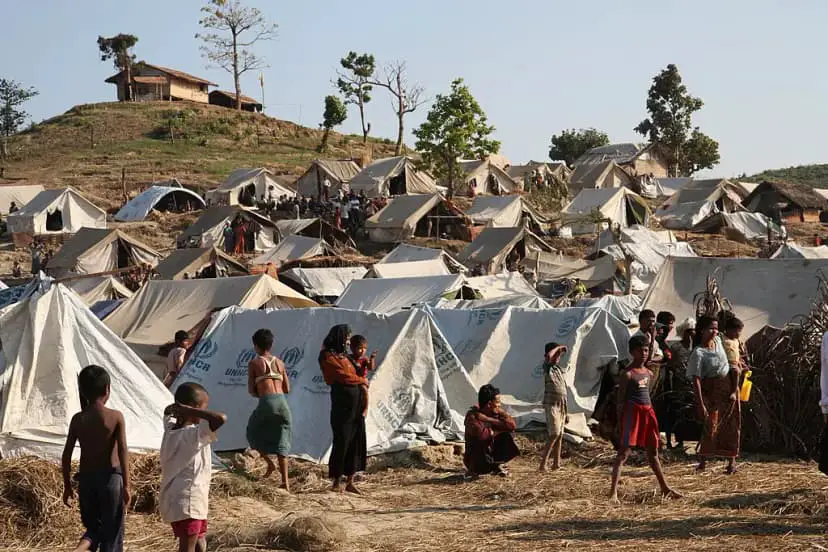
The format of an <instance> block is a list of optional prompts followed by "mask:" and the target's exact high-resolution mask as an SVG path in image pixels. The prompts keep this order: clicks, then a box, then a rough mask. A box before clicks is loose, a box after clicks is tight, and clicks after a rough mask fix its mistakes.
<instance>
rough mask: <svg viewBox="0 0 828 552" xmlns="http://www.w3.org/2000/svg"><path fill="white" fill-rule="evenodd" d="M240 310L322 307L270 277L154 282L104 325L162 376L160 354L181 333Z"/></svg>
mask: <svg viewBox="0 0 828 552" xmlns="http://www.w3.org/2000/svg"><path fill="white" fill-rule="evenodd" d="M233 305H239V306H242V307H248V308H252V309H258V308H261V307H265V306H267V307H273V308H303V307H315V306H318V305H317V303H316V302H314V301H311V300H310V299H308V298H307V297H305V296H304V295H302V294H301V293H299V292H298V291H295V290H293V289H291V288H290V287H288V286H286V285H285V284H283V283H281V282H279V281H278V280H276V279H274V278H271V277H270V276H267V275H263V276H239V277H237V278H211V279H200V280H150V281H149V282H147V283H146V284H144V286H143V287H142V288H141V289H140V290H139V291H138V292H137V293H136V294H135V295H133V296H132V297H130V298H129V299H127V300H126V301H124V303H123V304H121V306H120V307H118V309H117V310H115V312H113V313H112V314H110V315H109V316H108V317H107V319H106V325H107V326H109V328H110V329H111V330H112V331H113V332H115V333H116V334H117V335H119V336H120V337H121V338H122V339H123V340H124V341H125V342H126V343H127V344H128V345H129V346H130V347H132V349H133V350H135V351H136V352H137V353H138V354H139V356H140V357H141V358H142V359H143V360H144V362H146V363H147V364H148V365H149V366H150V367H151V368H152V369H153V371H154V372H155V373H156V374H158V375H159V376H160V375H163V373H164V366H165V360H166V359H165V357H162V356H159V355H158V348H159V347H160V346H162V345H164V344H166V343H169V342H171V341H172V340H173V337H174V335H175V332H177V331H178V330H185V331H189V330H192V329H193V328H195V327H196V326H197V325H198V324H199V323H200V322H202V321H203V320H204V318H205V317H206V316H208V315H209V314H210V313H211V312H213V311H215V310H218V309H223V308H225V307H229V306H233Z"/></svg>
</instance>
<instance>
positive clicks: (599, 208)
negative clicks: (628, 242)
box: [561, 188, 650, 234]
mask: <svg viewBox="0 0 828 552" xmlns="http://www.w3.org/2000/svg"><path fill="white" fill-rule="evenodd" d="M596 215H597V216H600V217H601V218H605V219H609V220H610V221H612V223H614V224H619V225H621V228H626V227H628V226H632V225H633V224H643V225H645V226H646V225H647V221H648V220H649V218H650V209H649V207H647V203H646V202H645V201H644V198H642V197H641V196H640V195H638V194H636V193H634V192H631V191H630V190H628V189H627V188H599V189H583V190H581V192H580V193H579V194H578V195H577V196H575V199H573V200H572V201H571V202H569V204H568V205H567V206H566V207H564V208H563V210H562V211H561V217H562V222H561V223H562V224H563V225H564V226H566V227H569V228H571V229H572V233H573V234H590V233H594V232H595V230H596V227H600V228H606V226H607V225H606V223H596V222H594V220H593V217H595V216H596Z"/></svg>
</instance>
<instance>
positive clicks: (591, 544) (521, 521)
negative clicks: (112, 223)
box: [0, 436, 828, 552]
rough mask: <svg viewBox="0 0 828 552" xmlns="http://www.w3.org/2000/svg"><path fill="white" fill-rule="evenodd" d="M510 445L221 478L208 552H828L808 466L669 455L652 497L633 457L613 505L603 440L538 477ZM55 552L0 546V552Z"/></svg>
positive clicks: (159, 526) (144, 540) (139, 532)
mask: <svg viewBox="0 0 828 552" xmlns="http://www.w3.org/2000/svg"><path fill="white" fill-rule="evenodd" d="M519 443H520V446H521V450H522V451H523V456H521V457H520V458H519V459H517V460H516V461H514V462H513V463H512V466H511V470H512V475H511V477H509V478H500V477H494V476H492V477H483V478H481V479H479V480H476V481H464V480H463V477H462V464H461V457H460V456H459V455H456V454H455V452H457V451H455V450H453V447H452V446H436V447H428V448H426V449H419V450H417V451H413V452H406V453H398V454H395V455H388V456H384V457H380V458H373V459H371V461H370V467H369V472H368V474H366V475H365V477H364V479H363V481H362V482H361V488H362V490H363V492H364V495H363V496H355V495H351V494H335V493H331V492H330V491H329V490H328V487H329V483H328V481H327V480H326V479H325V469H324V466H315V465H311V464H306V463H298V462H295V463H293V465H292V470H291V477H292V482H293V486H294V489H293V491H294V492H293V494H290V495H289V494H286V493H284V492H283V491H278V490H276V489H275V486H276V485H274V484H273V483H262V482H255V481H254V482H251V481H250V480H249V479H248V478H246V477H245V476H242V475H222V476H219V477H218V478H217V479H216V480H215V481H214V484H213V492H212V498H211V513H210V535H211V536H210V545H211V546H210V549H211V550H216V551H218V550H227V551H242V550H281V549H293V550H360V551H365V552H368V551H384V552H397V551H399V552H419V551H436V550H441V551H461V550H463V551H466V550H492V549H496V550H509V551H511V550H515V551H540V550H563V549H569V548H572V549H577V550H579V551H592V550H595V551H599V550H601V551H605V550H610V549H612V550H618V551H623V550H636V551H651V550H652V551H661V550H671V551H673V550H678V549H681V550H702V551H704V550H714V549H715V550H717V551H718V550H721V549H722V548H723V547H729V548H733V549H738V550H740V551H745V552H748V551H759V550H776V551H783V550H826V549H828V538H826V536H825V534H824V527H825V522H826V516H827V515H828V509H826V507H825V504H826V499H828V481H826V480H825V479H824V477H823V476H822V475H821V474H820V473H819V472H818V471H817V469H816V467H815V465H814V464H813V463H803V462H796V461H775V460H772V459H765V458H757V457H752V458H748V459H746V460H744V461H743V462H742V464H741V468H740V470H739V472H738V473H737V474H736V475H734V476H725V475H724V474H723V464H716V463H714V464H712V465H711V466H710V468H709V471H708V472H706V473H703V474H697V473H696V472H695V471H694V463H693V461H694V459H693V458H692V456H689V455H685V454H678V453H669V455H668V456H667V458H666V459H665V463H666V470H665V471H666V474H667V478H668V481H669V482H670V483H671V484H672V485H673V486H674V488H675V489H676V490H677V491H679V492H681V493H683V494H684V495H685V497H684V498H683V499H681V500H671V501H662V500H661V499H660V498H658V497H657V496H656V492H655V490H656V483H655V480H654V478H653V477H652V474H651V472H650V470H649V468H647V467H646V466H645V464H644V463H643V461H642V460H643V459H642V458H637V457H636V458H633V461H632V464H633V465H632V466H631V467H630V468H628V469H627V470H626V472H625V473H624V475H623V479H622V484H621V493H620V498H621V505H620V506H616V505H612V504H610V503H608V501H607V499H606V498H605V497H606V492H607V489H608V486H609V472H610V464H611V461H612V457H613V454H612V450H611V449H610V448H609V447H608V446H606V445H605V444H603V443H593V444H589V445H587V446H586V447H582V448H579V449H577V450H570V451H568V453H567V455H566V458H565V462H564V467H563V469H562V470H561V471H559V472H555V473H547V474H545V475H539V474H538V473H537V471H536V470H537V463H538V459H539V456H538V453H539V449H540V446H541V444H540V442H538V441H537V440H536V439H534V438H532V439H529V438H526V437H523V436H521V437H519ZM0 464H2V463H0ZM54 469H55V470H57V467H55V468H54ZM256 473H257V474H258V473H260V472H256ZM4 498H7V497H4ZM58 499H59V497H57V496H55V497H54V500H58ZM0 505H3V499H2V498H0ZM4 511H7V510H5V509H4ZM60 515H61V516H73V517H75V518H76V517H77V514H76V513H75V512H69V511H66V512H64V513H61V514H60ZM72 523H73V526H71V525H70V527H69V528H68V529H67V531H66V534H65V539H61V542H60V543H53V544H54V545H59V546H58V548H62V547H63V546H68V545H71V544H72V543H73V541H74V539H76V538H77V537H78V536H79V535H80V534H81V528H80V526H79V523H78V521H77V519H75V520H74V522H72ZM291 524H296V525H303V524H304V525H308V524H311V525H312V526H314V527H315V531H313V532H310V533H308V534H306V535H305V536H304V538H300V539H298V540H297V539H294V540H293V541H291V540H290V539H289V538H288V535H287V534H286V532H285V530H284V528H285V527H288V526H291ZM307 535H311V536H310V537H309V536H307ZM320 535H321V536H320ZM314 544H315V546H314ZM173 546H174V544H173V541H172V537H171V535H170V530H169V527H168V526H166V525H165V524H164V523H163V522H162V521H161V520H160V519H159V518H158V517H157V516H156V515H145V514H130V515H129V516H128V519H127V533H126V550H128V551H130V550H132V551H144V550H173V549H174V548H173ZM54 549H55V547H54V546H52V547H49V548H46V547H43V548H38V547H35V548H27V547H25V546H24V545H23V544H22V543H13V542H6V543H0V550H54Z"/></svg>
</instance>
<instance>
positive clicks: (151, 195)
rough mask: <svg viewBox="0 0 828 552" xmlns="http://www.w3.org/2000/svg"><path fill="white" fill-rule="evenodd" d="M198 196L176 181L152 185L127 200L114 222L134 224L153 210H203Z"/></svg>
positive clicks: (203, 205) (202, 201)
mask: <svg viewBox="0 0 828 552" xmlns="http://www.w3.org/2000/svg"><path fill="white" fill-rule="evenodd" d="M204 207H205V203H204V200H203V199H202V198H201V196H200V195H198V194H197V193H195V192H194V191H192V190H189V189H187V188H185V187H183V186H182V185H181V184H180V183H179V182H178V181H177V180H175V179H173V180H170V181H167V182H159V183H157V184H153V185H152V186H150V187H149V188H147V189H146V190H144V191H143V192H141V193H140V194H138V195H137V196H135V197H134V198H133V199H131V200H129V201H128V202H127V203H126V204H125V205H124V206H123V207H121V209H120V210H119V211H118V212H117V213H116V214H115V220H118V221H121V222H135V221H139V220H144V219H145V218H147V215H149V213H150V211H152V210H153V209H154V210H156V211H194V210H196V209H204Z"/></svg>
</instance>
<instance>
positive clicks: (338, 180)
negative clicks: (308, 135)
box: [296, 159, 359, 199]
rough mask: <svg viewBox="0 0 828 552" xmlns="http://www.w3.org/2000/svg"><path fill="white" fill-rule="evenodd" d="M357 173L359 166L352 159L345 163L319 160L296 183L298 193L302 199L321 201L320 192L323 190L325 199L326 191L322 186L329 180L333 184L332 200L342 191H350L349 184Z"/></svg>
mask: <svg viewBox="0 0 828 552" xmlns="http://www.w3.org/2000/svg"><path fill="white" fill-rule="evenodd" d="M357 173H359V165H357V164H356V163H354V162H353V161H351V160H350V159H346V160H344V161H334V160H331V159H317V160H315V161H314V162H313V163H311V166H310V167H308V170H306V171H305V172H304V173H303V174H302V176H300V177H299V180H297V181H296V193H298V194H299V195H301V196H302V197H315V198H317V199H319V198H320V190H322V191H321V193H322V197H324V194H325V190H324V188H323V187H322V186H323V185H324V183H325V180H326V179H327V180H328V182H330V184H331V187H330V189H329V190H328V192H329V196H330V197H331V198H332V197H333V196H334V194H336V193H338V192H339V190H340V189H342V190H345V191H348V183H349V182H350V181H351V179H352V178H353V177H355V176H356V175H357Z"/></svg>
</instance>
